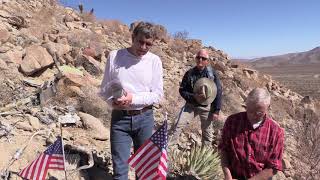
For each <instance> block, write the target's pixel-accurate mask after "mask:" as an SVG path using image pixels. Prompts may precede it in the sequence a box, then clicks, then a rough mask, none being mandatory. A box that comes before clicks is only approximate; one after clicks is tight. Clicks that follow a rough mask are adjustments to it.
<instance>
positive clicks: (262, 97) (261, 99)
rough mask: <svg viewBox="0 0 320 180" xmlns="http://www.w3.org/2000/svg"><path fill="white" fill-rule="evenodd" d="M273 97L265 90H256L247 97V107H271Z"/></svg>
mask: <svg viewBox="0 0 320 180" xmlns="http://www.w3.org/2000/svg"><path fill="white" fill-rule="evenodd" d="M270 101H271V97H270V94H269V92H268V91H267V90H266V89H263V88H255V89H253V90H252V91H250V93H249V94H248V96H247V99H246V105H247V106H248V104H249V103H250V104H251V103H253V104H264V105H266V106H269V105H270Z"/></svg>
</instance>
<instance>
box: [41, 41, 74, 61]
mask: <svg viewBox="0 0 320 180" xmlns="http://www.w3.org/2000/svg"><path fill="white" fill-rule="evenodd" d="M42 47H44V48H46V49H47V51H48V52H49V53H50V55H51V56H52V57H53V56H54V53H55V52H56V53H57V55H58V56H59V57H61V56H63V55H64V54H67V53H68V52H70V51H71V47H70V46H69V45H66V44H60V43H54V42H50V41H49V42H47V43H45V44H42Z"/></svg>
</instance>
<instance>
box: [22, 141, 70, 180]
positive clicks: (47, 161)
mask: <svg viewBox="0 0 320 180" xmlns="http://www.w3.org/2000/svg"><path fill="white" fill-rule="evenodd" d="M64 167H65V165H64V156H63V145H62V139H61V137H58V139H57V140H56V141H55V142H54V143H53V144H51V145H50V146H49V147H48V148H47V149H46V150H45V151H44V152H43V153H41V154H40V155H39V156H38V158H37V159H35V160H34V161H32V162H31V163H30V164H29V165H28V166H27V167H25V168H24V169H22V170H21V171H20V172H19V176H21V177H22V178H24V179H33V180H44V179H45V178H46V176H47V172H48V170H49V169H55V170H65V169H64Z"/></svg>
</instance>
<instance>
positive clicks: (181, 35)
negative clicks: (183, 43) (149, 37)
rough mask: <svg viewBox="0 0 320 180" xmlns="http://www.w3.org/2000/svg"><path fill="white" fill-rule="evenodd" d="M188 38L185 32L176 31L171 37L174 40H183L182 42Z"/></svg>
mask: <svg viewBox="0 0 320 180" xmlns="http://www.w3.org/2000/svg"><path fill="white" fill-rule="evenodd" d="M188 36H189V32H188V31H186V30H183V31H177V32H175V33H174V34H173V35H172V37H173V38H174V39H183V40H186V39H188Z"/></svg>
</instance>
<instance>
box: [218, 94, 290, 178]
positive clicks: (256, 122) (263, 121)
mask: <svg viewBox="0 0 320 180" xmlns="http://www.w3.org/2000/svg"><path fill="white" fill-rule="evenodd" d="M270 99H271V98H270V94H269V92H268V91H267V90H265V89H262V88H256V89H253V90H252V91H251V92H250V93H249V95H248V97H247V100H246V109H247V111H246V112H240V113H237V114H233V115H231V116H229V117H228V119H227V120H226V122H225V125H224V128H223V131H222V139H221V142H220V144H219V150H220V153H221V166H222V169H223V172H224V176H225V180H231V179H239V180H241V179H257V180H263V179H271V178H272V176H273V175H275V174H276V172H277V171H278V170H280V171H281V170H282V153H283V143H284V130H283V129H282V128H281V127H280V126H279V125H278V124H277V123H276V122H275V121H274V120H272V119H271V117H269V116H268V114H267V111H268V108H269V106H270Z"/></svg>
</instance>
